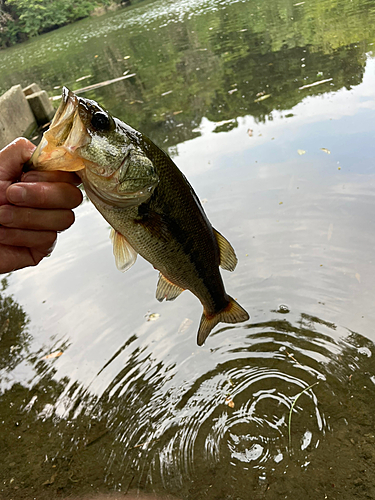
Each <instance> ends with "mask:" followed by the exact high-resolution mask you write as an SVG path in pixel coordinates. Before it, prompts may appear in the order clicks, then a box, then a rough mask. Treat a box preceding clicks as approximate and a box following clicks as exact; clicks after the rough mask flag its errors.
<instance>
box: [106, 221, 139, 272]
mask: <svg viewBox="0 0 375 500" xmlns="http://www.w3.org/2000/svg"><path fill="white" fill-rule="evenodd" d="M109 237H110V238H111V240H112V244H113V255H114V256H115V261H116V267H117V269H119V270H120V271H122V272H123V273H124V272H125V271H127V270H128V269H130V268H131V267H132V265H133V264H134V262H135V261H136V260H137V255H138V254H137V252H136V251H135V250H134V248H133V247H132V246H131V245H130V243H129V242H128V241H127V239H126V238H125V236H123V235H122V234H121V233H119V232H118V231H116V230H115V229H113V228H112V229H111V234H110V235H109Z"/></svg>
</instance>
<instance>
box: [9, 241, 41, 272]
mask: <svg viewBox="0 0 375 500" xmlns="http://www.w3.org/2000/svg"><path fill="white" fill-rule="evenodd" d="M0 255H1V259H0V274H3V273H9V272H11V271H15V270H16V269H22V268H24V267H28V266H36V265H37V264H39V262H40V261H41V260H42V259H43V257H46V255H48V252H47V253H46V252H45V251H42V250H38V249H30V248H25V247H14V246H10V245H1V244H0Z"/></svg>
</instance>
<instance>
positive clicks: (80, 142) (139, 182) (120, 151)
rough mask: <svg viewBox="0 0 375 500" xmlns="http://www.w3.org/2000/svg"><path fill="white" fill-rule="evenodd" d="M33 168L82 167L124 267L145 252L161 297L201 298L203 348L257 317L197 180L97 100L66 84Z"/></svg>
mask: <svg viewBox="0 0 375 500" xmlns="http://www.w3.org/2000/svg"><path fill="white" fill-rule="evenodd" d="M27 168H29V169H36V170H64V171H71V172H77V174H78V175H79V176H80V178H81V180H82V183H83V186H84V189H85V191H86V194H87V196H88V197H89V198H90V200H91V201H92V203H93V204H94V205H95V207H96V208H97V209H98V211H99V212H100V213H101V214H102V216H103V217H104V218H105V219H106V221H107V222H108V223H109V224H110V226H111V228H112V229H111V235H110V237H111V240H112V244H113V253H114V256H115V262H116V266H117V268H118V269H120V270H121V271H123V272H124V271H126V270H128V269H129V268H130V267H131V266H132V265H133V264H134V263H135V261H136V259H137V255H138V254H139V255H141V256H142V257H143V258H144V259H146V260H147V261H148V262H150V263H151V264H152V265H153V267H154V268H155V269H157V270H158V271H159V280H158V284H157V289H156V298H157V300H159V301H163V300H164V299H165V300H174V299H175V298H177V297H178V296H179V295H180V293H181V292H182V291H183V290H190V292H192V293H193V294H194V295H195V296H196V297H197V298H198V299H199V300H200V302H201V304H202V305H203V314H202V317H201V321H200V324H199V329H198V334H197V343H198V345H199V346H201V345H203V344H204V342H205V341H206V339H207V337H208V335H209V334H210V332H211V331H212V329H213V328H214V327H215V326H216V325H217V324H218V323H219V322H224V323H239V322H244V321H247V320H248V319H249V314H248V313H247V311H246V310H245V309H244V308H242V307H241V306H240V305H239V304H238V302H236V301H235V300H234V299H233V298H232V297H231V296H229V295H228V294H227V293H226V291H225V288H224V283H223V279H222V276H221V273H220V270H219V266H220V267H221V268H222V269H225V270H228V271H233V270H234V269H235V267H236V265H237V257H236V254H235V251H234V249H233V247H232V246H231V245H230V243H229V242H228V241H227V240H226V238H225V237H224V236H223V235H222V234H221V233H219V232H218V231H217V230H216V229H214V228H213V227H212V225H211V223H210V222H209V220H208V218H207V216H206V214H205V212H204V210H203V207H202V205H201V203H200V201H199V199H198V197H197V195H196V193H195V192H194V189H193V188H192V186H191V185H190V183H189V181H188V180H187V179H186V177H185V176H184V174H183V173H182V172H181V171H180V170H179V169H178V167H177V166H176V164H175V163H174V162H173V161H172V159H171V158H170V157H169V156H168V154H166V153H165V152H164V151H163V150H162V149H160V148H159V147H158V146H157V145H155V144H154V143H153V142H152V141H151V140H150V139H148V138H147V137H146V136H145V135H144V134H142V133H141V132H139V131H137V130H135V129H133V128H132V127H131V126H129V125H127V124H126V123H124V122H123V121H121V120H119V119H118V118H116V117H113V116H112V115H111V114H110V113H109V112H108V111H107V110H106V109H104V108H103V107H102V106H100V105H99V104H98V103H97V102H96V101H93V100H91V99H86V98H83V97H78V96H77V95H75V94H74V93H73V92H71V91H70V90H69V89H68V88H66V87H64V88H63V91H62V101H61V104H60V106H59V108H58V110H57V111H56V114H55V116H54V118H53V120H52V122H51V125H50V128H49V129H48V130H47V131H46V132H45V133H44V134H43V137H42V139H41V141H40V143H39V145H38V147H37V148H36V150H35V152H34V154H33V156H32V157H31V159H30V160H29V163H28V165H27Z"/></svg>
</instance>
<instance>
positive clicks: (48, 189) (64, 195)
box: [6, 182, 82, 209]
mask: <svg viewBox="0 0 375 500" xmlns="http://www.w3.org/2000/svg"><path fill="white" fill-rule="evenodd" d="M6 196H7V199H8V201H9V202H10V203H13V204H14V205H19V206H23V207H35V208H48V209H51V208H75V207H77V206H78V205H79V204H80V203H81V201H82V193H81V191H80V190H79V189H78V188H77V187H75V186H73V185H72V184H69V183H67V182H30V183H28V182H17V183H16V184H12V185H11V186H9V187H8V189H7V190H6Z"/></svg>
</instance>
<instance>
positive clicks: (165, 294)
mask: <svg viewBox="0 0 375 500" xmlns="http://www.w3.org/2000/svg"><path fill="white" fill-rule="evenodd" d="M181 292H183V289H182V288H180V287H179V286H177V285H175V284H174V283H171V282H170V281H169V280H167V278H165V277H164V276H163V275H162V274H161V273H160V274H159V281H158V286H157V288H156V298H157V300H158V301H159V302H162V301H163V300H164V299H165V300H174V299H175V298H176V297H178V296H179V295H180V293H181Z"/></svg>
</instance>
